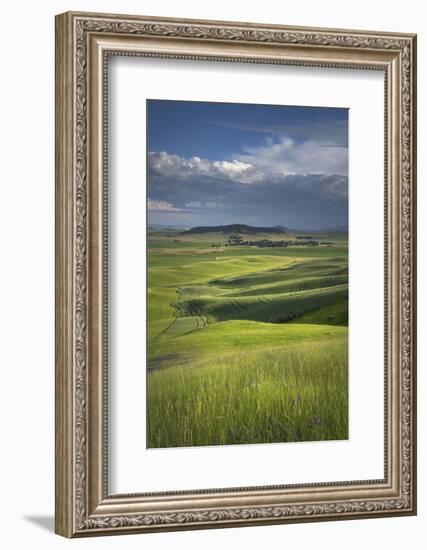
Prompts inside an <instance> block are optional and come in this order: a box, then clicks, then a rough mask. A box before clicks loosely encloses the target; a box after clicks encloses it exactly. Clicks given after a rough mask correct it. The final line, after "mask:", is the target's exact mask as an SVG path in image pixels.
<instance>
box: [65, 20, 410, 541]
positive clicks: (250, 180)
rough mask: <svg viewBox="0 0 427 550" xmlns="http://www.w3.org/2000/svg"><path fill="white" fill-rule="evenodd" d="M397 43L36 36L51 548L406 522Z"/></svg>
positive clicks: (236, 31) (193, 27) (126, 33)
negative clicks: (43, 161)
mask: <svg viewBox="0 0 427 550" xmlns="http://www.w3.org/2000/svg"><path fill="white" fill-rule="evenodd" d="M415 120H416V37H415V35H412V34H402V33H384V32H367V31H350V30H335V29H334V30H332V29H310V28H303V27H285V26H276V25H257V24H252V23H250V24H249V23H236V22H219V21H196V20H178V19H164V18H152V17H137V16H124V15H108V14H90V13H71V12H69V13H65V14H62V15H59V16H57V18H56V236H57V239H56V532H57V533H58V534H60V535H63V536H66V537H80V536H93V535H106V534H125V533H135V532H141V533H142V532H149V531H164V530H179V529H202V528H215V527H236V526H250V525H261V524H273V523H289V522H304V521H322V520H339V519H353V518H370V517H371V518H374V517H384V516H403V515H413V514H415V513H416V417H415V411H416V403H415V398H416V391H415V390H416V386H415V383H416V377H415V375H416V372H415V359H416V340H415V338H416V334H415V314H416V311H415V307H416V306H415V304H416V300H415V292H416V272H415V269H416V261H415V260H416V259H415V251H416V234H415V207H416V197H415V176H416V159H415V152H416V142H415V137H416V136H415Z"/></svg>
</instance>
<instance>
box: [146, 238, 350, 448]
mask: <svg viewBox="0 0 427 550" xmlns="http://www.w3.org/2000/svg"><path fill="white" fill-rule="evenodd" d="M334 237H335V238H334V243H335V244H334V245H333V246H319V247H304V246H299V247H297V246H295V247H294V246H290V247H287V248H258V247H248V246H233V247H219V248H218V247H215V248H214V247H212V244H216V243H218V242H219V241H220V240H221V236H220V235H218V234H210V233H205V234H203V235H197V234H191V235H182V234H178V233H176V232H167V231H152V232H150V235H149V250H148V281H149V282H148V321H149V323H148V374H147V433H148V441H147V446H148V447H150V448H153V447H183V446H198V445H229V444H242V443H268V442H287V441H317V440H336V439H346V438H347V436H348V425H347V418H348V387H347V377H348V367H347V363H348V349H347V348H348V346H347V337H348V328H347V324H348V312H347V310H348V307H347V303H348V298H347V295H348V258H347V241H346V238H345V237H343V236H342V235H334ZM222 238H224V237H222ZM251 238H254V239H256V238H257V236H255V237H254V236H251ZM261 238H266V237H265V235H262V237H261ZM267 238H272V239H274V238H277V235H276V236H275V237H274V236H270V237H267ZM280 238H283V237H280ZM287 238H288V237H287ZM322 238H323V239H325V240H327V239H329V240H332V238H331V236H328V235H327V234H324V235H322Z"/></svg>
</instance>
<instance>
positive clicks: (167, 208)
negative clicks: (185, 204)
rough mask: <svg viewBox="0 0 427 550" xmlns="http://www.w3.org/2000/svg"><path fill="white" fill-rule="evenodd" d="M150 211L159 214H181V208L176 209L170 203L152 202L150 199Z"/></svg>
mask: <svg viewBox="0 0 427 550" xmlns="http://www.w3.org/2000/svg"><path fill="white" fill-rule="evenodd" d="M148 210H155V211H157V212H159V211H162V212H181V209H180V208H176V207H175V206H174V205H173V204H171V203H170V202H166V201H152V200H151V199H148Z"/></svg>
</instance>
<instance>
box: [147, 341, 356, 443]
mask: <svg viewBox="0 0 427 550" xmlns="http://www.w3.org/2000/svg"><path fill="white" fill-rule="evenodd" d="M148 408H149V410H151V411H155V412H156V413H155V414H149V416H148V434H149V438H148V447H177V446H184V447H185V446H198V445H225V444H227V445H232V444H239V443H273V442H287V441H314V440H338V439H347V437H348V423H347V418H348V414H347V408H348V402H347V340H346V338H345V336H344V337H343V338H340V339H338V340H337V339H335V340H334V341H332V342H331V341H325V342H312V343H309V342H306V343H304V344H302V345H301V344H296V345H294V346H291V347H288V348H287V347H284V346H283V347H282V348H280V349H277V350H274V351H270V350H267V351H265V350H258V351H252V350H247V351H238V352H236V353H235V354H231V355H230V354H229V355H224V356H219V357H217V358H216V359H211V360H210V361H209V362H207V363H206V364H203V365H202V366H199V367H185V366H180V367H175V368H169V369H165V370H158V371H155V372H153V373H151V374H150V375H149V376H148Z"/></svg>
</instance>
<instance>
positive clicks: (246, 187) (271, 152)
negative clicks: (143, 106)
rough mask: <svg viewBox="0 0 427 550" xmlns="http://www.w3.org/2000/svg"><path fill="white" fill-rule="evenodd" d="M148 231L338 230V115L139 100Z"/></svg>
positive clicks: (341, 160)
mask: <svg viewBox="0 0 427 550" xmlns="http://www.w3.org/2000/svg"><path fill="white" fill-rule="evenodd" d="M147 146H148V147H147V149H148V151H147V155H148V157H147V179H148V223H149V224H160V225H182V226H186V227H194V226H198V225H225V224H232V223H242V224H248V225H254V226H264V227H265V226H275V225H282V226H284V227H289V228H294V229H324V228H329V227H331V228H332V227H337V226H343V225H347V223H348V110H347V109H338V108H329V107H295V106H280V105H254V104H236V103H212V102H210V103H208V102H195V101H170V100H151V99H150V100H147Z"/></svg>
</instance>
